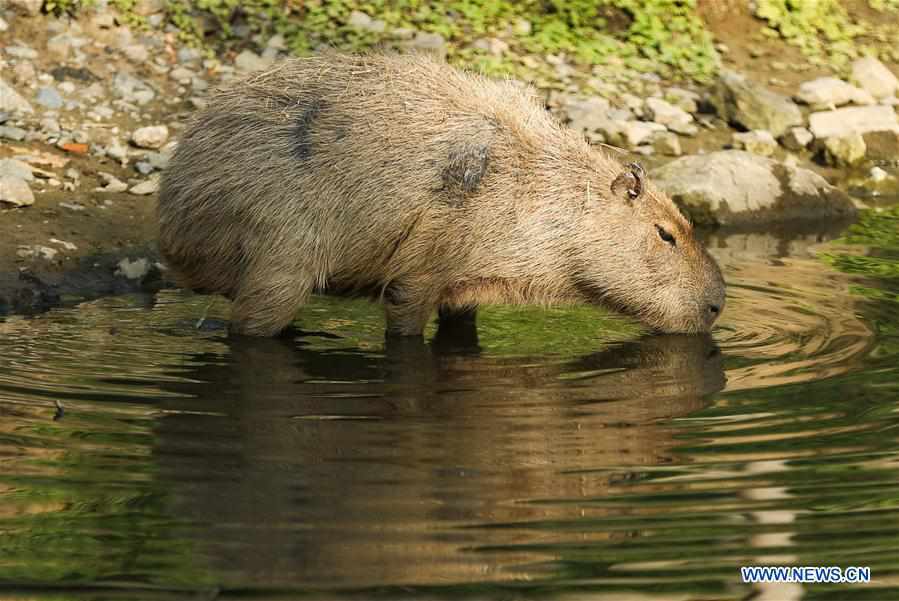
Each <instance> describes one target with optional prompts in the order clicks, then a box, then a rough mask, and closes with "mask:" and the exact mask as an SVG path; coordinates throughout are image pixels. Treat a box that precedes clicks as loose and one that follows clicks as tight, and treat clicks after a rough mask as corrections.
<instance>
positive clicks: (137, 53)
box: [122, 44, 150, 63]
mask: <svg viewBox="0 0 899 601" xmlns="http://www.w3.org/2000/svg"><path fill="white" fill-rule="evenodd" d="M122 54H124V55H125V58H127V59H128V60H130V61H131V62H133V63H145V62H147V61H148V60H149V59H150V51H149V50H147V47H146V46H144V45H143V44H128V45H127V46H123V47H122Z"/></svg>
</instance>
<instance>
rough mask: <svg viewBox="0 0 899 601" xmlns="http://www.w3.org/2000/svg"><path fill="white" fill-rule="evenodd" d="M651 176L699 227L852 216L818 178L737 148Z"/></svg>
mask: <svg viewBox="0 0 899 601" xmlns="http://www.w3.org/2000/svg"><path fill="white" fill-rule="evenodd" d="M651 175H652V177H653V179H654V181H655V183H656V185H658V186H659V188H661V189H662V190H664V191H665V192H667V193H668V194H669V195H670V196H671V197H672V198H673V199H674V201H675V202H676V203H677V204H678V205H679V206H680V207H681V208H682V209H683V210H684V212H686V213H687V214H689V215H690V216H691V217H692V218H693V220H694V221H695V222H696V223H700V224H719V225H733V224H752V223H765V222H778V221H791V220H797V219H825V218H829V219H832V218H835V217H846V216H850V215H852V214H854V213H855V206H854V205H853V204H852V201H851V200H850V199H849V197H848V196H847V195H846V194H845V193H843V192H842V191H840V190H838V189H837V188H835V187H833V186H831V185H830V184H828V183H827V181H826V180H825V179H824V178H823V177H821V176H820V175H818V174H816V173H814V172H812V171H809V170H808V169H801V168H798V167H791V166H788V165H785V164H783V163H780V162H778V161H775V160H772V159H768V158H765V157H760V156H757V155H754V154H750V153H748V152H744V151H741V150H722V151H719V152H713V153H710V154H705V155H691V156H686V157H682V158H679V159H677V160H675V161H672V162H670V163H668V164H667V165H663V166H662V167H660V168H658V169H655V170H653V172H652V173H651Z"/></svg>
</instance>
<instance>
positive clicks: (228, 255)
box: [159, 54, 724, 335]
mask: <svg viewBox="0 0 899 601" xmlns="http://www.w3.org/2000/svg"><path fill="white" fill-rule="evenodd" d="M159 219H160V248H161V251H162V253H163V255H164V257H165V259H166V261H167V263H168V264H169V266H170V267H171V268H173V270H174V271H175V273H176V274H178V277H179V278H180V280H181V281H182V282H183V283H184V284H185V285H187V286H190V287H192V288H194V289H197V290H200V291H206V292H215V293H221V294H225V295H226V296H228V297H230V298H232V299H233V300H234V307H233V325H232V328H233V329H234V330H235V331H237V332H241V333H247V334H257V335H272V334H275V333H277V332H279V331H280V330H282V329H283V328H284V327H285V326H286V325H287V324H289V323H290V321H291V320H292V318H293V316H294V314H295V312H296V310H297V309H298V308H299V306H300V305H302V303H303V302H304V300H305V299H306V298H307V297H308V295H309V294H310V293H312V292H314V291H320V292H327V293H332V294H342V295H355V294H362V295H370V296H373V297H375V298H381V299H383V300H384V301H385V303H386V308H387V328H388V332H389V333H392V334H399V335H420V334H421V333H422V330H423V328H424V326H425V324H426V322H427V321H428V319H429V317H430V316H431V314H432V313H433V312H434V310H435V309H436V308H440V309H441V318H449V317H452V316H453V315H455V314H456V313H458V312H460V311H462V312H465V313H466V314H469V315H470V314H471V309H472V308H473V307H476V306H477V305H479V304H484V303H496V302H499V303H538V304H556V303H570V302H595V303H602V304H606V305H609V306H612V307H617V308H619V309H622V310H624V311H626V312H629V313H631V314H633V315H636V316H637V317H639V318H641V319H642V320H643V321H644V322H645V323H647V324H648V325H650V326H652V327H654V328H656V329H658V330H662V331H667V332H699V331H707V330H709V329H710V327H711V325H712V323H713V322H714V321H715V319H716V318H717V316H718V314H719V313H720V312H721V310H722V308H723V305H724V281H723V279H722V277H721V272H720V270H719V269H718V266H717V265H716V263H715V261H714V260H713V259H712V258H711V256H710V255H709V254H708V253H707V252H706V250H705V249H704V248H703V247H702V245H701V244H700V243H698V242H697V240H696V239H695V238H694V235H693V232H692V229H691V226H690V224H689V223H688V222H687V221H686V220H685V219H684V218H683V217H682V216H681V214H680V213H679V212H678V210H677V208H676V207H675V205H674V204H673V203H672V202H671V200H670V199H668V198H667V197H666V196H665V195H664V194H662V193H660V192H659V191H658V190H656V189H654V188H653V187H652V185H651V184H650V183H649V182H648V181H646V178H645V174H644V172H643V170H642V169H641V168H640V167H639V166H638V165H634V164H632V165H628V166H622V165H621V164H620V163H618V162H617V161H615V160H613V159H612V158H610V157H608V156H606V155H605V154H603V153H602V152H600V151H597V150H594V149H592V148H591V147H590V146H589V145H588V144H587V143H586V142H585V141H584V139H583V138H582V136H580V135H579V134H577V133H576V132H574V131H573V130H569V129H567V128H564V127H562V126H561V125H559V124H558V123H557V122H556V121H554V120H553V119H552V118H551V117H550V115H549V114H548V113H547V111H546V110H545V109H544V108H543V107H542V106H541V105H540V104H539V103H538V102H535V100H534V97H533V95H532V94H531V93H529V92H527V91H523V90H522V89H520V88H519V87H517V86H516V85H514V84H512V83H510V82H498V81H491V80H488V79H486V78H483V77H479V76H476V75H472V74H466V73H463V72H460V71H457V70H455V69H453V68H451V67H449V66H447V65H446V64H444V63H440V62H437V61H434V60H432V59H429V58H425V57H421V56H413V57H409V56H399V55H368V56H342V55H338V54H328V55H324V56H319V57H314V58H306V59H295V60H289V61H285V62H283V63H281V64H279V65H276V66H275V67H273V68H271V69H269V70H268V71H265V72H262V73H259V74H255V75H252V76H250V77H248V78H246V79H243V80H242V81H240V82H238V83H236V84H234V85H233V86H231V87H230V88H229V89H228V90H225V91H221V92H219V93H218V94H216V95H214V96H213V97H212V98H211V99H210V101H209V107H208V108H207V109H205V110H203V111H202V112H201V113H200V114H199V115H198V116H197V117H196V118H195V119H194V121H193V122H192V123H191V124H190V126H189V127H188V128H187V130H186V131H185V133H184V136H183V138H182V139H181V142H180V144H179V146H178V149H177V150H176V152H175V155H174V157H173V159H172V162H171V164H170V166H169V168H168V169H167V170H166V173H165V177H164V179H163V182H162V188H161V192H160V199H159Z"/></svg>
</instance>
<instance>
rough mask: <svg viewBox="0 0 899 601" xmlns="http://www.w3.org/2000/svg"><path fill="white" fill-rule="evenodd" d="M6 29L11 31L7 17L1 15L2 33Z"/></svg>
mask: <svg viewBox="0 0 899 601" xmlns="http://www.w3.org/2000/svg"><path fill="white" fill-rule="evenodd" d="M4 31H9V23H7V22H6V19H3V18H2V17H0V33H3V32H4Z"/></svg>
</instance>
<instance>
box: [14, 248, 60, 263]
mask: <svg viewBox="0 0 899 601" xmlns="http://www.w3.org/2000/svg"><path fill="white" fill-rule="evenodd" d="M57 253H59V251H58V250H56V249H55V248H50V247H49V246H40V245H38V244H36V245H34V246H20V247H19V249H18V250H17V251H16V256H18V257H21V258H23V259H33V258H34V257H38V258H40V259H44V260H46V261H52V260H53V259H54V258H56V255H57Z"/></svg>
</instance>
